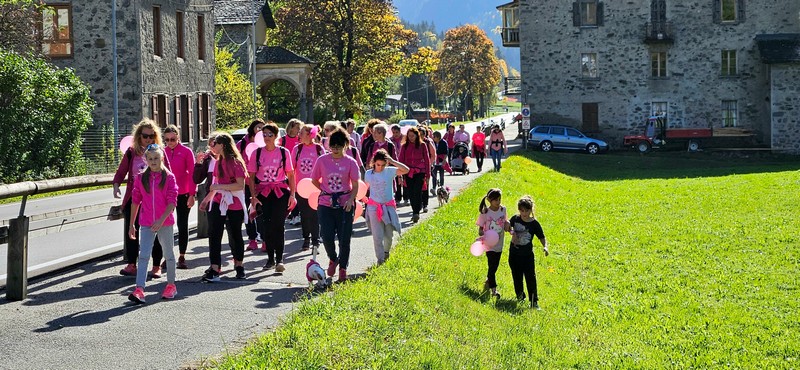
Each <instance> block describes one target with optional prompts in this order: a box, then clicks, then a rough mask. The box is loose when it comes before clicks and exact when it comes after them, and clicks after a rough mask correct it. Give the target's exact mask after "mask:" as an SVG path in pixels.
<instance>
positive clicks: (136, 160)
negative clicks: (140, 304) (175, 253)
mask: <svg viewBox="0 0 800 370" xmlns="http://www.w3.org/2000/svg"><path fill="white" fill-rule="evenodd" d="M161 143H162V142H161V129H160V128H158V125H157V124H156V123H155V121H153V120H151V119H149V118H145V119H143V120H141V121H139V123H138V124H136V126H134V127H133V144H132V145H131V147H130V148H128V150H126V151H125V154H124V155H123V156H122V160H121V161H120V162H119V167H118V168H117V172H116V173H115V174H114V180H113V181H114V183H113V185H114V198H119V197H120V190H119V186H120V185H121V184H122V182H123V181H126V177H127V181H126V183H127V186H125V196H124V197H123V198H122V214H123V216H124V217H125V222H124V224H123V231H124V236H123V242H124V244H123V250H124V252H125V260H126V261H127V262H128V264H127V265H126V266H125V268H123V269H122V270H120V272H119V273H120V275H125V276H136V262H137V261H138V259H139V241H138V240H136V239H131V238H130V236H129V235H130V233H129V230H128V226H129V225H130V224H131V223H130V221H131V220H134V223H133V225H135V226H136V231H137V232H138V231H139V222H138V220H137V219H136V217H131V192H132V191H133V181H134V180H135V179H136V175H138V174H140V173H141V172H142V171H144V170H145V169H147V162H146V160H145V158H144V151H145V149H146V148H147V146H148V145H150V144H158V145H162V144H161ZM164 162H165V166H166V167H167V169H169V168H170V165H169V158H164ZM156 243H158V240H156ZM161 257H162V254H161V247H160V245H158V244H157V245H156V247H155V248H154V249H153V270H152V271H150V276H151V277H153V278H160V277H161V267H160V264H161Z"/></svg>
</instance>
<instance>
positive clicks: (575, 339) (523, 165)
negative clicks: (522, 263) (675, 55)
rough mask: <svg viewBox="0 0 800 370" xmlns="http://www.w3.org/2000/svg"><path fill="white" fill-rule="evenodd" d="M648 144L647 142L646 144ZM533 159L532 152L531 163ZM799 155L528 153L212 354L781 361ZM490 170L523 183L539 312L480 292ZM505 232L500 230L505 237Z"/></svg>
mask: <svg viewBox="0 0 800 370" xmlns="http://www.w3.org/2000/svg"><path fill="white" fill-rule="evenodd" d="M654 154H655V153H654ZM540 163H545V164H547V166H544V165H542V164H540ZM799 168H800V162H798V161H797V160H796V159H790V160H774V161H773V160H770V161H767V160H763V159H762V160H753V159H736V160H733V159H729V158H719V157H717V156H714V155H705V154H702V155H696V156H694V155H693V156H684V155H682V154H680V153H666V154H662V155H648V156H639V155H629V154H625V153H623V154H608V155H598V156H589V155H586V154H571V153H541V152H529V153H526V156H517V155H515V156H512V157H511V158H510V159H509V160H507V161H506V162H505V163H504V165H503V171H502V172H501V173H499V174H497V173H488V174H486V175H484V176H482V177H481V178H480V179H479V180H477V181H476V182H475V183H474V184H473V185H472V186H471V187H470V188H469V189H467V190H465V192H463V193H462V194H460V195H459V196H458V197H456V198H455V199H453V201H452V202H451V203H450V204H449V205H448V206H446V207H445V208H443V209H441V210H439V211H438V212H437V214H436V216H435V217H433V218H431V219H430V220H428V221H425V222H423V223H421V224H420V225H419V226H417V227H415V228H414V229H413V230H409V231H408V232H407V233H405V234H404V236H403V239H402V241H401V243H400V244H399V245H398V246H397V247H396V248H395V250H394V252H393V255H392V258H391V259H390V260H389V262H388V263H387V264H386V265H384V266H382V267H380V268H376V269H373V270H371V271H370V272H369V274H368V275H367V276H366V277H365V278H363V279H360V280H358V281H356V282H351V283H347V284H344V285H338V286H336V287H335V288H334V289H333V290H332V293H331V294H319V295H316V296H315V299H313V300H304V301H302V302H300V303H299V304H298V306H297V308H296V310H295V311H294V313H293V314H292V315H291V316H289V317H288V318H287V319H286V321H285V322H284V324H283V325H281V326H280V327H279V328H278V329H277V330H275V331H274V332H270V333H267V334H265V335H264V336H262V337H261V338H259V339H258V340H257V341H255V342H252V343H251V344H249V345H248V346H247V347H246V348H245V349H244V350H242V351H241V352H239V353H234V354H231V357H225V358H223V359H221V360H220V362H219V363H217V364H215V366H218V367H220V368H226V369H227V368H240V369H245V368H292V369H295V368H306V369H318V368H333V369H353V368H393V369H419V368H428V369H453V368H462V369H484V368H494V369H512V368H516V369H537V368H542V369H553V368H583V369H598V368H614V369H616V368H642V369H652V368H679V369H683V368H753V369H761V368H798V367H800V290H798V289H799V288H800V284H798V277H800V245H799V243H798V221H797V220H798V216H797V214H796V213H795V211H796V210H797V209H800V197H798V196H797V191H798V185H799V184H800V172H799V171H798V169H799ZM489 187H499V188H501V189H503V190H504V196H503V203H504V204H505V205H506V206H507V207H509V209H510V210H514V209H515V208H516V200H517V199H518V198H519V197H520V196H521V195H523V194H530V195H531V196H532V197H533V198H534V200H535V201H536V204H537V212H536V214H537V217H538V219H539V220H540V222H541V223H542V225H543V227H544V230H545V233H546V235H547V238H548V241H549V242H550V251H551V254H550V256H549V257H544V256H543V255H542V254H541V253H540V251H541V249H540V246H539V245H538V244H537V245H536V253H537V254H536V259H537V260H536V271H537V277H538V282H539V284H538V285H539V293H540V305H541V307H542V311H532V310H530V309H529V308H528V306H527V304H525V303H518V302H517V301H516V300H514V299H512V297H513V284H512V282H511V276H510V272H509V269H508V265H507V258H506V256H505V255H504V256H503V262H502V264H501V266H500V271H499V272H498V283H499V285H500V286H499V289H500V292H501V293H502V295H503V296H502V297H503V298H502V299H500V300H495V299H492V298H490V297H489V296H488V294H487V293H486V292H484V291H482V283H483V280H484V277H485V271H486V260H485V257H479V258H476V257H472V256H471V255H470V254H469V245H470V243H471V242H472V240H473V239H474V238H475V234H476V231H475V229H476V228H475V226H474V221H475V217H476V214H477V208H478V203H479V200H480V198H481V197H482V196H483V195H484V194H485V192H486V190H487V189H488V188H489ZM508 240H509V239H508V236H507V239H506V241H508Z"/></svg>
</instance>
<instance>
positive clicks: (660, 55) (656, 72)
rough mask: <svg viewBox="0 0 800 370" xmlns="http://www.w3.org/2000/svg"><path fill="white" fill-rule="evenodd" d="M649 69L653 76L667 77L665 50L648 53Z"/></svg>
mask: <svg viewBox="0 0 800 370" xmlns="http://www.w3.org/2000/svg"><path fill="white" fill-rule="evenodd" d="M650 71H651V73H650V76H651V77H653V78H666V77H667V52H665V51H660V52H654V53H650Z"/></svg>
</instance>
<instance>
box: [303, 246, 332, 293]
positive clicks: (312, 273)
mask: <svg viewBox="0 0 800 370" xmlns="http://www.w3.org/2000/svg"><path fill="white" fill-rule="evenodd" d="M312 248H313V250H312V252H311V260H310V261H308V264H306V279H308V286H309V288H313V287H314V281H316V282H317V285H318V286H320V287H326V286H327V285H328V280H327V279H326V278H325V270H323V269H322V266H320V265H319V263H318V262H317V248H318V247H316V246H314V247H312Z"/></svg>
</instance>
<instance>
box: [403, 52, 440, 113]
mask: <svg viewBox="0 0 800 370" xmlns="http://www.w3.org/2000/svg"><path fill="white" fill-rule="evenodd" d="M437 68H439V58H438V57H437V55H436V52H435V51H434V50H433V49H432V48H430V47H428V46H423V47H421V48H418V49H417V50H416V51H415V52H413V53H411V54H410V55H409V56H408V57H406V58H405V59H403V63H402V64H401V66H400V71H401V74H402V75H403V76H405V77H406V84H408V78H409V77H411V76H412V75H419V76H418V77H420V79H422V77H424V79H425V83H426V84H427V83H428V80H429V77H430V75H431V73H433V72H435V71H436V70H437ZM426 90H427V89H426ZM427 94H428V91H425V96H424V98H425V99H423V102H422V103H429V102H430V100H429V99H428V97H427ZM417 95H419V94H417ZM425 100H428V101H427V102H425ZM406 101H407V102H408V101H410V97H409V96H406ZM426 108H429V107H426ZM406 113H407V114H408V116H407V118H411V116H410V114H411V111H410V108H409V107H408V105H407V106H406Z"/></svg>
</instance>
